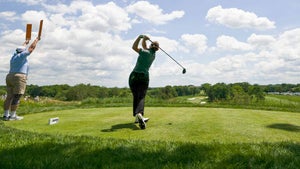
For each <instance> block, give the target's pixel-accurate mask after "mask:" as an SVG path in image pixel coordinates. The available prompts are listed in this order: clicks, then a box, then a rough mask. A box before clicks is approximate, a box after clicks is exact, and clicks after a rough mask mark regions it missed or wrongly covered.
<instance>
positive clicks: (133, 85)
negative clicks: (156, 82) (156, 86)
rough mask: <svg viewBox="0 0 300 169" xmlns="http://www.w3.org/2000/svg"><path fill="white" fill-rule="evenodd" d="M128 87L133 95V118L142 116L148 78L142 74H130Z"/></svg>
mask: <svg viewBox="0 0 300 169" xmlns="http://www.w3.org/2000/svg"><path fill="white" fill-rule="evenodd" d="M129 86H130V90H131V92H132V95H133V116H135V115H136V114H137V113H141V114H142V115H144V107H145V96H146V93H147V89H148V86H149V76H148V75H146V74H144V73H137V72H131V74H130V76H129Z"/></svg>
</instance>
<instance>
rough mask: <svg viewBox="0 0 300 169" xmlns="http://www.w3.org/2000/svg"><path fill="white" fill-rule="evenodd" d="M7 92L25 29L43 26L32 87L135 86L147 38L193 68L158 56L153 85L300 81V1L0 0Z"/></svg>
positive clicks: (0, 79)
mask: <svg viewBox="0 0 300 169" xmlns="http://www.w3.org/2000/svg"><path fill="white" fill-rule="evenodd" d="M0 6H1V8H0V43H1V44H2V45H1V48H0V53H1V56H0V85H5V76H6V74H7V72H8V70H9V60H10V57H11V55H12V53H13V52H14V50H15V48H16V47H17V46H19V45H21V44H22V43H23V42H24V38H25V26H26V24H27V23H31V24H33V33H32V35H33V38H34V37H36V35H37V31H38V24H39V20H40V19H43V20H44V29H43V34H42V40H41V41H40V42H39V44H38V46H37V48H36V50H35V51H34V52H33V53H32V54H31V55H30V57H29V63H30V72H29V77H28V84H37V85H52V84H69V85H75V84H79V83H84V84H87V83H90V84H93V85H101V86H107V87H115V86H117V87H127V86H128V76H129V74H130V72H131V70H132V69H133V67H134V65H135V62H136V58H137V54H136V53H135V52H134V51H133V50H132V49H131V46H132V43H133V42H134V40H135V38H136V37H137V36H138V35H140V34H146V35H148V36H149V37H150V38H151V39H152V40H157V41H159V42H160V47H161V48H163V49H164V50H165V51H167V52H168V53H169V54H170V55H171V56H172V57H173V58H175V59H176V60H177V61H178V62H179V63H180V64H182V65H183V66H184V67H186V69H187V73H186V74H182V73H181V71H182V69H181V68H180V67H179V66H178V65H176V63H175V62H174V61H172V60H171V59H170V58H168V57H167V56H166V55H165V54H164V53H163V52H162V51H158V53H157V57H156V60H155V61H154V63H153V65H152V67H151V69H150V86H151V87H157V86H166V85H201V84H203V83H211V84H215V83H218V82H225V83H235V82H249V83H251V84H254V83H257V84H277V83H299V82H300V20H299V18H298V16H299V11H300V2H298V1H296V0H285V1H273V0H261V1H254V0H243V1H241V0H201V1H199V0H187V1H182V0H172V1H170V0H163V1H162V0H151V1H131V0H120V1H110V0H102V1H98V0H94V1H92V0H91V1H67V0H63V1H56V0H54V1H46V0H15V1H12V0H7V1H1V0H0Z"/></svg>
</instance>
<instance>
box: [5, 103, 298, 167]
mask: <svg viewBox="0 0 300 169" xmlns="http://www.w3.org/2000/svg"><path fill="white" fill-rule="evenodd" d="M146 112H147V113H146V115H147V116H148V117H150V118H151V119H150V121H149V122H148V126H147V129H146V130H140V129H139V128H138V127H137V125H135V124H134V123H133V121H134V118H133V117H132V115H131V108H129V107H119V108H95V109H74V110H63V111H53V112H44V113H36V114H28V115H25V116H24V117H25V118H24V120H22V121H9V122H3V121H0V142H1V144H0V159H1V160H0V166H1V168H5V169H10V168H11V169H15V168H22V169H32V168H42V169H47V168H49V169H52V168H55V169H69V168H71V169H77V168H80V169H94V168H97V169H98V168H107V169H108V168H109V169H111V168H116V169H123V168H143V169H144V168H145V169H147V168H150V169H177V168H183V169H185V168H189V169H190V168H191V169H199V168H215V169H220V168H232V169H237V168H241V169H244V168H255V169H257V168H261V169H265V168H274V169H275V168H276V169H278V168H279V169H296V168H299V166H300V124H299V122H300V116H299V113H290V112H280V111H277V112H276V111H261V110H246V109H224V108H199V107H198V108H197V107H191V108H187V107H180V108H175V107H162V108H160V107H157V108H151V107H147V108H146ZM52 117H59V118H60V120H59V123H58V124H55V125H48V120H49V118H52Z"/></svg>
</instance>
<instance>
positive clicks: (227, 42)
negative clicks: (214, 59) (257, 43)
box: [216, 35, 252, 51]
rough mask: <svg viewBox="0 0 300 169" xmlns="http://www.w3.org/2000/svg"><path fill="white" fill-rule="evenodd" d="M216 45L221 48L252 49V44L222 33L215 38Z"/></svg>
mask: <svg viewBox="0 0 300 169" xmlns="http://www.w3.org/2000/svg"><path fill="white" fill-rule="evenodd" d="M216 44H217V47H218V48H220V49H222V50H242V51H248V50H252V46H251V45H249V44H247V43H244V42H240V41H238V40H236V39H235V38H234V37H231V36H226V35H222V36H219V37H218V38H217V42H216Z"/></svg>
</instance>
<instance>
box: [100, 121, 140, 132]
mask: <svg viewBox="0 0 300 169" xmlns="http://www.w3.org/2000/svg"><path fill="white" fill-rule="evenodd" d="M120 129H132V130H139V129H140V128H138V127H137V126H136V125H135V124H134V123H125V124H116V125H112V126H111V128H110V129H103V130H101V131H102V132H114V131H117V130H120Z"/></svg>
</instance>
